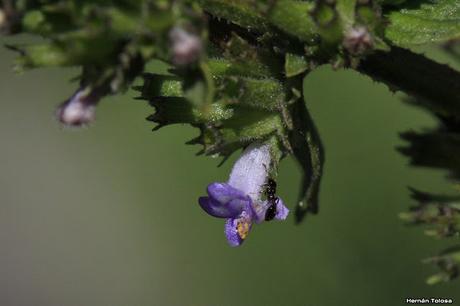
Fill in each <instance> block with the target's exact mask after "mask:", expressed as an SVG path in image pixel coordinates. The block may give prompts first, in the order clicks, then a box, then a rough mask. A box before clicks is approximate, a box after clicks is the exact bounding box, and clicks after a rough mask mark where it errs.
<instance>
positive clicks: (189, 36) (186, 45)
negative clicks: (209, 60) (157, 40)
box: [169, 27, 203, 66]
mask: <svg viewBox="0 0 460 306" xmlns="http://www.w3.org/2000/svg"><path fill="white" fill-rule="evenodd" d="M169 39H170V40H171V45H172V57H173V58H172V61H173V63H174V64H175V65H179V66H182V65H187V64H191V63H193V62H195V61H197V60H198V59H199V57H200V55H201V53H202V50H203V43H202V41H201V39H200V37H198V36H197V35H196V34H193V33H190V32H187V31H185V30H184V29H182V28H179V27H175V28H173V29H172V30H171V31H170V32H169Z"/></svg>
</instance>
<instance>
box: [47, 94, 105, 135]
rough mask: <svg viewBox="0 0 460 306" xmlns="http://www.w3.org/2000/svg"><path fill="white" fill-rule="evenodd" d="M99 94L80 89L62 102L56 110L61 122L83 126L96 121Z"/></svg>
mask: <svg viewBox="0 0 460 306" xmlns="http://www.w3.org/2000/svg"><path fill="white" fill-rule="evenodd" d="M98 101H99V96H97V95H95V94H94V93H92V92H88V91H86V90H84V89H79V90H78V91H77V92H76V93H75V94H74V95H73V96H72V97H71V98H70V99H69V100H67V101H65V102H64V103H63V104H61V105H60V106H59V107H58V109H57V112H56V115H57V118H58V120H59V121H60V122H62V123H63V124H64V125H67V126H82V125H87V124H90V123H91V122H93V121H94V118H95V110H96V104H97V102H98Z"/></svg>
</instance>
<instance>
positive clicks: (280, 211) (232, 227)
mask: <svg viewBox="0 0 460 306" xmlns="http://www.w3.org/2000/svg"><path fill="white" fill-rule="evenodd" d="M270 163H271V155H270V148H269V146H268V145H260V144H252V145H250V146H249V147H248V148H246V150H245V151H244V152H243V154H242V155H241V156H240V158H239V159H238V160H237V161H236V163H235V165H234V166H233V169H232V172H231V173H230V178H229V180H228V182H227V183H211V184H209V185H208V189H207V191H208V196H207V197H200V198H199V200H198V202H199V204H200V206H201V208H203V210H204V211H206V212H207V213H208V214H210V215H211V216H213V217H217V218H226V219H227V222H226V223H225V235H226V237H227V240H228V243H229V244H230V245H231V246H239V245H241V244H242V243H243V241H244V240H245V239H246V237H247V235H248V234H249V231H250V230H251V228H252V225H253V223H261V222H263V221H264V220H265V213H266V211H267V209H268V207H269V206H270V205H271V203H269V201H267V200H262V199H261V197H262V195H263V193H264V185H265V184H266V182H267V179H268V172H267V169H268V167H269V165H270ZM288 214H289V210H288V208H287V207H286V206H284V203H283V201H282V200H281V199H279V201H278V202H277V204H276V215H275V219H277V220H284V219H286V217H287V215H288Z"/></svg>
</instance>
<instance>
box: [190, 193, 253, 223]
mask: <svg viewBox="0 0 460 306" xmlns="http://www.w3.org/2000/svg"><path fill="white" fill-rule="evenodd" d="M198 203H199V204H200V206H201V208H203V210H204V211H206V212H207V213H208V214H210V215H211V216H214V217H217V218H236V217H238V216H239V215H241V214H242V213H243V212H244V211H247V212H248V213H249V214H252V209H251V198H249V197H242V198H234V199H231V200H230V201H228V202H219V201H217V200H216V199H214V198H213V197H200V198H199V199H198Z"/></svg>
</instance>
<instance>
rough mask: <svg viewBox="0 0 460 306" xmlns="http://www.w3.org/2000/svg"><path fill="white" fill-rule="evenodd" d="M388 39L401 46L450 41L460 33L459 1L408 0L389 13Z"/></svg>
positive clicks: (459, 35)
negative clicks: (399, 7)
mask: <svg viewBox="0 0 460 306" xmlns="http://www.w3.org/2000/svg"><path fill="white" fill-rule="evenodd" d="M388 19H389V22H390V25H389V26H388V27H387V28H386V31H385V36H386V38H387V39H389V40H390V41H392V42H393V44H395V45H398V46H406V47H407V46H410V45H417V44H426V43H434V42H442V41H447V40H449V39H455V38H459V37H460V1H458V0H431V1H408V2H406V4H405V6H404V7H402V8H401V9H400V10H399V11H394V12H391V13H390V14H389V15H388Z"/></svg>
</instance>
